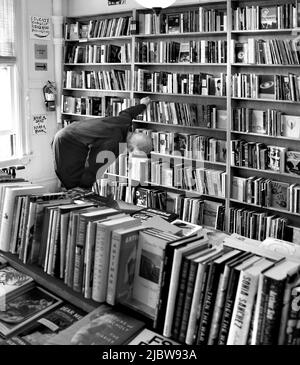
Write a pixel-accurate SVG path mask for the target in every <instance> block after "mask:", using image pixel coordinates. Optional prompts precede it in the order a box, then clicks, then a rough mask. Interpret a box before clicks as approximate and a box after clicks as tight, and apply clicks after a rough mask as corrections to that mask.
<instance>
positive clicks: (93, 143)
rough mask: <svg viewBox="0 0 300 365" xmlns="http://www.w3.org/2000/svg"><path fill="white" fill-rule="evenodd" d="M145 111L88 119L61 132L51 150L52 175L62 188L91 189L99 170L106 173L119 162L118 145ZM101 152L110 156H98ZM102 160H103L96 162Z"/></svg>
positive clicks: (141, 108) (135, 109) (139, 107)
mask: <svg viewBox="0 0 300 365" xmlns="http://www.w3.org/2000/svg"><path fill="white" fill-rule="evenodd" d="M145 108H146V106H145V105H144V104H140V105H137V106H134V107H131V108H128V109H126V110H123V111H122V112H121V113H120V114H119V116H118V117H105V118H97V119H87V120H83V121H80V122H73V123H71V124H70V125H68V126H67V127H65V128H63V129H61V130H60V131H59V132H58V133H57V134H56V135H55V137H54V140H53V145H52V149H53V153H54V167H55V172H56V175H57V176H58V178H59V179H60V181H61V182H62V184H63V186H64V187H65V188H67V189H72V188H74V187H82V188H91V187H92V185H93V183H94V182H95V181H96V175H97V172H98V170H99V169H100V168H101V167H105V169H106V168H107V167H108V165H109V164H111V163H112V162H114V161H115V159H116V158H118V156H119V143H125V142H126V137H127V133H128V130H129V128H130V126H131V123H132V119H134V118H136V117H137V116H138V115H139V114H140V113H142V112H143V111H144V110H145ZM103 151H109V152H108V153H103V155H102V154H100V155H98V154H99V152H103ZM112 154H113V155H112ZM97 156H98V162H97V161H96V160H97ZM101 156H104V159H103V158H102V161H99V158H100V157H101ZM106 156H107V157H108V161H107V160H105V157H106ZM107 164H108V165H107Z"/></svg>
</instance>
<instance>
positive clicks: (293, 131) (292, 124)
mask: <svg viewBox="0 0 300 365" xmlns="http://www.w3.org/2000/svg"><path fill="white" fill-rule="evenodd" d="M281 121H282V135H283V136H284V137H290V138H300V117H299V116H296V115H284V114H283V115H281Z"/></svg>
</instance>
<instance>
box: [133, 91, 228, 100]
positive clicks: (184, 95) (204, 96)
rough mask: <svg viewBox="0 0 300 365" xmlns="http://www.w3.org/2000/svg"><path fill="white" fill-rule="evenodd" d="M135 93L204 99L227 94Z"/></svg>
mask: <svg viewBox="0 0 300 365" xmlns="http://www.w3.org/2000/svg"><path fill="white" fill-rule="evenodd" d="M134 93H135V94H145V95H165V96H183V97H193V98H203V99H221V100H226V96H216V95H190V94H172V93H154V92H150V91H134Z"/></svg>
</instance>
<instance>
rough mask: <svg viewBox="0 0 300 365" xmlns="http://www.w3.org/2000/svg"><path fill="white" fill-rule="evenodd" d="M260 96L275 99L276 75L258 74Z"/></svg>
mask: <svg viewBox="0 0 300 365" xmlns="http://www.w3.org/2000/svg"><path fill="white" fill-rule="evenodd" d="M258 98H260V99H275V79H274V75H258Z"/></svg>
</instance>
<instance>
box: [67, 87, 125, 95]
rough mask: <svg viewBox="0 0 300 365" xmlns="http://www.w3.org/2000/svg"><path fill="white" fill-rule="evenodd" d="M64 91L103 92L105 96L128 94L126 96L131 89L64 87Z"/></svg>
mask: <svg viewBox="0 0 300 365" xmlns="http://www.w3.org/2000/svg"><path fill="white" fill-rule="evenodd" d="M63 90H64V91H76V92H81V93H96V94H97V95H98V94H103V95H104V96H116V94H118V96H120V95H126V97H129V96H130V91H124V90H100V89H76V88H63Z"/></svg>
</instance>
